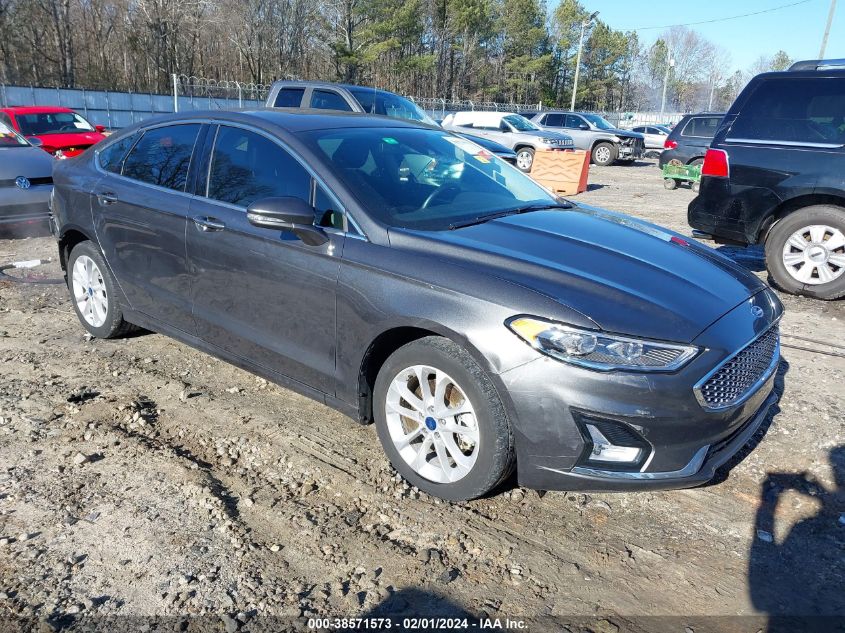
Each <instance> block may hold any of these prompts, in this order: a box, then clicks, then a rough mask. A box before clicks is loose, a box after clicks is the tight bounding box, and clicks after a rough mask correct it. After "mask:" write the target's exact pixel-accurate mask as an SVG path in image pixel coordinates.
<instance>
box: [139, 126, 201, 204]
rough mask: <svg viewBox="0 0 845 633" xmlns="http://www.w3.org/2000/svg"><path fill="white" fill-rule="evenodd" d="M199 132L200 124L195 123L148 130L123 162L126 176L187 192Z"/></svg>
mask: <svg viewBox="0 0 845 633" xmlns="http://www.w3.org/2000/svg"><path fill="white" fill-rule="evenodd" d="M199 131H200V126H199V124H194V123H190V124H182V125H167V126H164V127H157V128H153V129H151V130H147V131H146V132H144V135H143V136H142V137H141V140H139V141H138V143H137V144H136V145H135V147H133V148H132V151H130V152H129V155H128V156H127V157H126V159H125V160H124V161H123V175H124V176H126V177H127V178H133V179H135V180H140V181H141V182H146V183H149V184H151V185H158V186H159V187H166V188H168V189H174V190H176V191H184V190H185V182H186V181H187V179H188V167H189V166H190V164H191V155H192V153H193V150H194V143H196V140H197V135H198V134H199Z"/></svg>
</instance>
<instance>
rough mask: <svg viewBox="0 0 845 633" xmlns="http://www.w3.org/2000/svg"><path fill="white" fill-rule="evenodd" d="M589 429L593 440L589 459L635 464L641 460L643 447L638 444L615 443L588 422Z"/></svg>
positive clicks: (592, 460)
mask: <svg viewBox="0 0 845 633" xmlns="http://www.w3.org/2000/svg"><path fill="white" fill-rule="evenodd" d="M586 426H587V431H588V432H589V434H590V438H591V439H592V440H593V449H592V451H590V456H589V458H588V461H591V462H603V463H613V464H633V463H636V462H637V461H639V459H640V456H641V455H642V449H641V448H639V447H637V446H619V445H617V444H613V443H612V442H611V441H610V440H609V439H607V438H606V437H605V436H604V433H602V432H601V431H599V430H598V428H596V427H595V426H593V425H592V424H587V425H586Z"/></svg>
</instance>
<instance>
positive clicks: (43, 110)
mask: <svg viewBox="0 0 845 633" xmlns="http://www.w3.org/2000/svg"><path fill="white" fill-rule="evenodd" d="M0 110H2V111H3V112H6V113H8V114H48V113H51V112H73V110H71V109H70V108H64V107H61V106H11V107H8V108H0Z"/></svg>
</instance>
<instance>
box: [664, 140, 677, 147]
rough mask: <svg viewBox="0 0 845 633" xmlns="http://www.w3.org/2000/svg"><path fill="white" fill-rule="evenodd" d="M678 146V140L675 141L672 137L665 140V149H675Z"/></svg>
mask: <svg viewBox="0 0 845 633" xmlns="http://www.w3.org/2000/svg"><path fill="white" fill-rule="evenodd" d="M677 146H678V141H673V140H671V139H668V138H667V139H666V140H665V141H663V147H664V148H665V149H675V148H676V147H677Z"/></svg>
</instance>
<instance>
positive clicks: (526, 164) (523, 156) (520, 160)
mask: <svg viewBox="0 0 845 633" xmlns="http://www.w3.org/2000/svg"><path fill="white" fill-rule="evenodd" d="M533 164H534V150H533V149H531V148H530V147H520V148H519V149H518V150H516V166H517V167H519V169H520V171H524V172H525V173H528V172H530V171H531V165H533Z"/></svg>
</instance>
